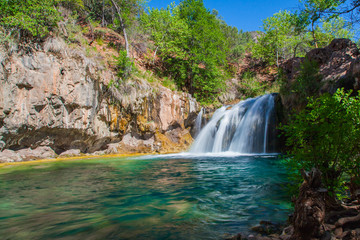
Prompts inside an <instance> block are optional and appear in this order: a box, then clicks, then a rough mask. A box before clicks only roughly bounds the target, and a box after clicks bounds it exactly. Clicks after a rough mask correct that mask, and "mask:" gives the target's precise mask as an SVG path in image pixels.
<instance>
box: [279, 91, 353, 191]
mask: <svg viewBox="0 0 360 240" xmlns="http://www.w3.org/2000/svg"><path fill="white" fill-rule="evenodd" d="M281 129H282V130H283V131H284V134H285V136H286V137H287V140H286V145H287V146H288V147H290V151H289V152H288V157H289V158H287V159H288V160H287V161H288V165H289V166H290V168H291V169H293V170H294V174H299V171H300V170H301V169H305V170H310V169H311V168H313V167H315V168H318V169H319V170H320V171H321V172H322V178H323V183H324V184H325V186H326V187H327V188H328V190H329V192H330V193H331V194H334V193H335V192H336V190H337V189H339V188H340V187H343V185H342V181H341V178H342V177H343V176H345V175H347V176H349V177H350V178H352V179H353V181H358V180H359V176H360V175H359V171H360V156H359V150H360V97H359V96H356V97H351V92H347V93H346V92H344V90H342V89H339V90H338V91H337V92H336V93H335V94H334V95H333V96H331V95H329V94H324V95H322V96H320V97H319V98H313V97H312V98H309V99H308V104H307V106H306V108H305V109H304V110H303V111H301V112H300V113H298V114H295V115H293V116H292V118H291V120H290V123H289V124H288V125H285V126H282V127H281Z"/></svg>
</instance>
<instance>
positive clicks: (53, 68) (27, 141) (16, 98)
mask: <svg viewBox="0 0 360 240" xmlns="http://www.w3.org/2000/svg"><path fill="white" fill-rule="evenodd" d="M112 79H115V73H114V71H112V70H111V69H110V68H108V67H106V66H105V64H104V63H102V60H101V59H96V58H91V57H87V56H86V52H85V51H81V49H75V48H71V47H69V46H68V45H67V44H66V43H65V42H64V41H63V40H62V39H59V38H49V39H47V41H46V42H44V43H43V44H42V45H36V46H35V47H31V48H30V47H29V48H26V47H23V48H21V49H4V48H2V49H0V83H1V87H0V149H1V150H2V152H1V153H0V161H2V162H6V161H21V160H31V159H35V158H41V157H55V156H57V155H61V154H62V155H72V154H75V153H91V154H108V153H113V154H115V153H132V152H146V153H153V152H178V151H182V150H186V149H187V147H188V146H189V145H190V144H191V142H192V137H191V135H190V129H191V127H192V124H193V121H194V120H195V118H196V113H197V112H198V111H199V105H198V104H197V102H196V101H195V99H193V98H192V97H191V96H190V95H189V94H186V93H182V92H174V91H171V90H170V89H167V88H165V87H163V86H160V85H158V86H154V84H150V83H149V82H147V81H146V80H144V79H141V77H133V78H132V79H129V80H127V81H126V82H124V83H121V84H119V85H118V86H117V87H114V86H110V85H111V84H110V82H111V80H112Z"/></svg>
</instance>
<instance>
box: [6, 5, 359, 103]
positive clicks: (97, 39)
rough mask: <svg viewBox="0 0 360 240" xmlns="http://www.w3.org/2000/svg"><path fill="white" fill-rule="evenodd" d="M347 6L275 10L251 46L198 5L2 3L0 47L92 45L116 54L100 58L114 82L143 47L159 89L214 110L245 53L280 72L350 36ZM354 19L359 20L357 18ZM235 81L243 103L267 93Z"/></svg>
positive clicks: (250, 78)
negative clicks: (57, 41) (52, 41)
mask: <svg viewBox="0 0 360 240" xmlns="http://www.w3.org/2000/svg"><path fill="white" fill-rule="evenodd" d="M345 2H346V1H343V0H326V1H324V0H304V1H301V3H302V6H303V7H302V9H299V10H298V11H296V12H289V11H280V12H278V13H276V14H274V16H272V17H270V18H267V19H265V20H264V23H263V32H260V33H258V38H257V43H254V42H253V38H252V36H251V34H250V33H248V32H243V31H241V30H238V29H237V28H235V27H232V26H229V25H227V24H226V22H225V21H224V20H223V19H222V18H221V16H219V13H218V12H217V11H216V10H212V11H210V10H209V9H207V8H206V6H205V5H204V2H203V0H181V1H180V2H179V4H177V5H176V4H175V3H173V4H171V5H169V6H168V7H167V8H165V9H147V8H146V6H147V5H146V1H145V0H103V1H98V0H42V1H40V0H21V1H20V0H6V1H0V15H1V16H2V17H1V19H0V42H1V43H7V44H8V45H10V44H13V43H14V42H17V43H18V44H20V45H21V44H22V43H26V44H27V43H34V42H38V43H39V42H43V41H44V40H45V38H46V37H48V36H61V37H63V38H65V40H66V42H67V43H68V44H69V45H71V46H72V47H74V48H76V46H78V45H80V46H82V47H83V48H85V49H86V54H87V56H89V57H93V56H94V55H95V54H96V53H97V51H98V49H96V48H95V47H94V46H93V45H92V44H93V43H95V44H97V45H98V46H101V47H105V46H108V47H109V48H113V49H114V50H116V52H119V56H116V57H115V58H112V59H106V61H107V63H108V65H109V66H111V67H113V68H114V69H115V70H116V71H117V78H118V79H117V80H114V81H115V82H122V81H124V80H126V79H127V78H129V77H131V74H132V70H133V69H134V67H133V66H134V64H135V63H134V59H133V56H134V48H135V47H134V46H135V45H136V44H140V43H141V44H144V46H145V48H146V51H147V52H146V51H145V52H146V53H144V56H143V58H144V59H145V60H146V61H147V63H146V69H147V70H151V71H153V72H154V74H155V76H156V78H157V79H166V80H163V81H161V82H162V84H164V85H169V86H170V85H171V88H173V89H178V90H182V91H187V92H189V93H191V94H192V95H193V96H195V97H196V98H197V100H199V101H200V102H202V103H213V102H215V101H216V99H217V97H218V96H219V95H220V94H221V93H222V92H224V90H225V87H226V80H227V79H229V78H234V77H235V76H234V75H236V74H237V73H238V71H239V64H240V60H241V59H242V58H243V57H244V56H245V53H246V52H248V53H250V52H251V53H252V56H253V57H255V58H257V59H262V60H264V62H266V63H267V64H268V66H273V65H277V66H279V65H280V63H281V62H283V61H284V60H287V59H289V58H292V57H296V56H304V55H305V53H306V52H307V51H309V50H310V49H312V48H314V47H323V46H325V45H327V44H328V43H329V42H331V41H332V39H334V38H339V37H344V38H351V37H353V36H354V32H353V29H352V28H351V22H349V21H345V18H342V17H343V16H344V14H346V13H357V12H356V11H357V10H358V7H359V6H360V3H359V1H358V0H351V1H350V3H351V4H347V5H346V4H345ZM347 2H349V1H347ZM352 16H355V18H357V15H356V14H352ZM346 19H347V20H348V18H346ZM355 20H356V19H355ZM110 31H111V32H115V33H116V34H115V35H118V36H119V35H121V36H122V37H123V39H121V40H119V41H118V42H111V41H110V42H109V40H106V39H105V38H106V35H111V34H112V33H110V34H109V32H110ZM115 38H116V37H115ZM105 43H106V45H105ZM4 45H5V44H4ZM131 46H133V47H132V49H131ZM109 58H110V57H109ZM105 65H106V63H105ZM246 71H249V70H246ZM254 71H256V70H254ZM264 72H266V71H264ZM241 75H242V76H238V77H240V78H241V81H240V85H239V90H240V92H242V93H243V94H244V95H245V96H248V97H250V96H255V95H258V94H263V93H264V92H265V91H267V90H268V89H269V87H268V86H267V85H269V84H268V83H265V84H263V83H260V82H259V80H258V79H257V78H256V73H254V72H245V73H244V72H242V73H241ZM269 79H270V78H269ZM305 79H306V78H305V77H302V78H301V77H300V78H299V79H298V80H299V82H298V86H294V88H293V89H294V91H297V92H299V93H301V92H305V95H304V96H308V95H306V94H307V90H306V89H304V84H305V85H306V83H302V82H301V81H303V82H304V81H306V80H305ZM170 83H171V84H170ZM174 84H175V86H173V85H174ZM278 85H279V83H276V84H275V85H274V86H278Z"/></svg>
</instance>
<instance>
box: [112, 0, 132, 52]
mask: <svg viewBox="0 0 360 240" xmlns="http://www.w3.org/2000/svg"><path fill="white" fill-rule="evenodd" d="M111 3H112V4H113V6H114V7H115V9H116V11H117V13H118V15H119V20H120V27H121V28H122V30H123V34H124V39H125V49H126V55H127V57H130V51H129V41H128V38H127V34H126V28H125V24H124V21H123V19H122V17H121V11H120V8H119V6H118V5H117V4H116V2H115V1H114V0H111Z"/></svg>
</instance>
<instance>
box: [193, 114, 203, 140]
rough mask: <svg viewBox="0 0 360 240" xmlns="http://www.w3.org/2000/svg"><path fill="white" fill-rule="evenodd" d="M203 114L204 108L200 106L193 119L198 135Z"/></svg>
mask: <svg viewBox="0 0 360 240" xmlns="http://www.w3.org/2000/svg"><path fill="white" fill-rule="evenodd" d="M203 114H204V108H201V110H200V112H199V114H198V115H197V117H196V120H195V132H196V136H197V135H199V133H200V131H201V127H202V123H203Z"/></svg>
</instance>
